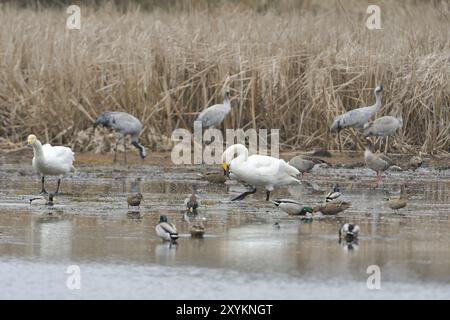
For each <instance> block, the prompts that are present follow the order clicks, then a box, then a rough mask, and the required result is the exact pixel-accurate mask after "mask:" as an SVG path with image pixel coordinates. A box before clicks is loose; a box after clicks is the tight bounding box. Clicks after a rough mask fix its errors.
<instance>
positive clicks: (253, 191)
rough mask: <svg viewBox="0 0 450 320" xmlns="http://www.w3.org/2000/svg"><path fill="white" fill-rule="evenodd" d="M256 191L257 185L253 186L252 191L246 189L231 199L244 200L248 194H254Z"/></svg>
mask: <svg viewBox="0 0 450 320" xmlns="http://www.w3.org/2000/svg"><path fill="white" fill-rule="evenodd" d="M255 192H256V187H252V189H251V190H250V191H245V192H244V193H242V194H240V195H238V196H237V197H236V198H234V199H231V201H241V200H244V198H245V197H246V196H248V195H249V194H254V193H255Z"/></svg>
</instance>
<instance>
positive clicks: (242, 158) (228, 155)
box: [222, 144, 300, 201]
mask: <svg viewBox="0 0 450 320" xmlns="http://www.w3.org/2000/svg"><path fill="white" fill-rule="evenodd" d="M235 154H237V156H236V157H235ZM222 166H223V169H224V170H225V172H227V175H228V176H231V177H233V178H235V179H237V180H240V181H243V182H246V183H248V184H250V185H251V186H252V187H253V189H252V190H251V191H247V192H244V193H243V194H241V195H239V196H238V197H236V198H234V199H233V200H232V201H235V200H242V199H244V198H245V197H246V196H248V195H249V194H253V193H255V192H256V186H264V187H265V188H266V194H267V195H266V200H267V201H269V198H270V192H271V191H273V189H274V187H276V186H279V185H285V184H291V183H300V181H299V180H298V179H296V178H295V176H297V175H298V174H300V171H298V170H297V169H296V168H294V167H293V166H291V165H289V164H287V163H286V162H285V161H284V160H282V159H277V158H274V157H269V156H263V155H252V156H250V157H249V156H248V149H247V148H246V147H245V146H243V145H242V144H235V145H232V146H231V147H229V148H228V149H227V150H225V152H224V153H223V154H222Z"/></svg>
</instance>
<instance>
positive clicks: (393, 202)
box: [386, 185, 408, 212]
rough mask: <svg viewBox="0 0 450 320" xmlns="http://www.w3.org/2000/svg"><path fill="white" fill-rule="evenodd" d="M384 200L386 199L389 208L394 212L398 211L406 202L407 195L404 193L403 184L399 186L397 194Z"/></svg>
mask: <svg viewBox="0 0 450 320" xmlns="http://www.w3.org/2000/svg"><path fill="white" fill-rule="evenodd" d="M386 200H387V203H388V206H389V208H391V209H392V210H394V211H395V212H398V210H399V209H402V208H404V207H406V204H407V203H408V197H407V195H406V193H405V186H403V185H402V186H401V189H400V195H399V196H397V197H390V198H387V199H386Z"/></svg>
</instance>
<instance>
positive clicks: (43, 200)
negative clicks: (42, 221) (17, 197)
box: [30, 192, 55, 207]
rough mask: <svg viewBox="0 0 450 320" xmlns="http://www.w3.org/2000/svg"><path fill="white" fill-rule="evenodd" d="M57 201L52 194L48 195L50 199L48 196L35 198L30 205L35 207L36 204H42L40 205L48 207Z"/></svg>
mask: <svg viewBox="0 0 450 320" xmlns="http://www.w3.org/2000/svg"><path fill="white" fill-rule="evenodd" d="M54 199H55V195H54V194H53V193H52V192H50V193H49V194H48V197H46V196H40V197H34V198H31V199H30V205H34V204H40V205H46V206H49V207H51V206H53V204H54V203H53V201H54Z"/></svg>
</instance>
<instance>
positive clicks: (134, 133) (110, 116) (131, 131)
mask: <svg viewBox="0 0 450 320" xmlns="http://www.w3.org/2000/svg"><path fill="white" fill-rule="evenodd" d="M98 125H101V126H103V127H106V128H110V129H113V130H114V131H116V132H117V133H119V134H121V138H122V139H123V148H124V153H125V163H127V148H126V139H125V137H126V136H127V135H129V136H130V137H131V144H132V145H133V146H135V147H136V148H137V149H138V150H139V155H140V157H141V159H144V158H145V157H146V155H147V153H146V150H145V148H144V146H143V145H141V144H140V143H139V135H140V134H141V131H142V124H141V122H140V121H139V120H138V119H137V118H136V117H134V116H132V115H131V114H128V113H126V112H111V111H106V112H103V113H102V114H100V116H99V117H98V118H97V120H96V121H95V123H94V130H95V128H96V127H97V126H98ZM119 142H120V138H119V139H117V143H116V147H115V149H114V162H116V160H117V146H118V145H119Z"/></svg>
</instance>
